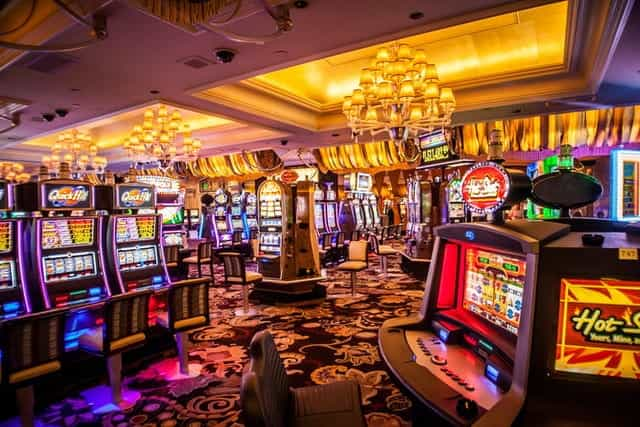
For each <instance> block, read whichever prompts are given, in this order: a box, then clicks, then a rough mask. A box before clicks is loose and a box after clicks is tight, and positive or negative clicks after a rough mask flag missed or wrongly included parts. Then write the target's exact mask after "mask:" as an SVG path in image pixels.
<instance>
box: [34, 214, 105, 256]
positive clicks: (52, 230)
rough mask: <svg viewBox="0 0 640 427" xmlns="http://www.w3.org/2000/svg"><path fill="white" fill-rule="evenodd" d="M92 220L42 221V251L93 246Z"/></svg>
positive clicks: (62, 219)
mask: <svg viewBox="0 0 640 427" xmlns="http://www.w3.org/2000/svg"><path fill="white" fill-rule="evenodd" d="M93 222H94V221H93V219H92V218H56V219H43V220H42V223H41V224H42V249H61V248H72V247H77V246H89V245H92V244H93V233H94V230H93Z"/></svg>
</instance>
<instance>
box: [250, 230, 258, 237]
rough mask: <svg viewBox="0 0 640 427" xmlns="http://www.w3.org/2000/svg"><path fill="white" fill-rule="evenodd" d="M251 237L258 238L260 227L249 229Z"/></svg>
mask: <svg viewBox="0 0 640 427" xmlns="http://www.w3.org/2000/svg"><path fill="white" fill-rule="evenodd" d="M249 239H251V240H256V239H258V229H257V228H252V229H251V230H249Z"/></svg>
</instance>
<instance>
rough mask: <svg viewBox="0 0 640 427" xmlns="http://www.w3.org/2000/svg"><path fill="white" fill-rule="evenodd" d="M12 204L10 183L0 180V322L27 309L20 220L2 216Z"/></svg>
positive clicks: (24, 256)
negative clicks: (0, 213) (0, 215)
mask: <svg viewBox="0 0 640 427" xmlns="http://www.w3.org/2000/svg"><path fill="white" fill-rule="evenodd" d="M13 207H14V196H13V185H12V184H10V183H8V182H6V181H3V180H0V211H1V212H2V215H3V218H2V219H0V321H2V320H5V319H10V318H13V317H16V316H19V315H21V314H25V313H30V312H31V299H30V296H29V291H28V289H27V274H26V270H25V264H24V263H25V261H26V255H27V254H26V253H25V252H24V245H25V243H24V242H23V237H22V236H23V233H24V220H23V219H8V218H6V216H7V215H8V213H9V212H10V211H11V210H12V209H13Z"/></svg>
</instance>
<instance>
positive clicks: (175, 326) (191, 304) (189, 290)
mask: <svg viewBox="0 0 640 427" xmlns="http://www.w3.org/2000/svg"><path fill="white" fill-rule="evenodd" d="M157 324H158V326H161V327H163V328H165V329H167V330H168V331H169V333H171V334H172V335H173V336H174V338H175V340H176V347H177V351H178V362H179V371H180V374H182V375H189V364H188V362H189V360H188V359H189V353H188V351H187V343H188V341H189V339H188V338H189V335H188V332H189V331H191V330H193V329H197V328H201V327H203V326H207V325H209V279H208V278H199V279H188V280H182V281H180V282H174V283H172V284H171V286H170V287H169V291H168V297H167V311H164V312H160V313H158V315H157Z"/></svg>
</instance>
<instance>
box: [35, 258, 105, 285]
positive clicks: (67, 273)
mask: <svg viewBox="0 0 640 427" xmlns="http://www.w3.org/2000/svg"><path fill="white" fill-rule="evenodd" d="M42 267H43V271H44V281H45V282H46V283H52V282H64V281H67V280H75V279H82V278H85V277H91V276H96V275H97V269H96V268H97V266H96V253H95V252H74V253H68V254H58V255H49V256H45V257H43V258H42Z"/></svg>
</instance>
